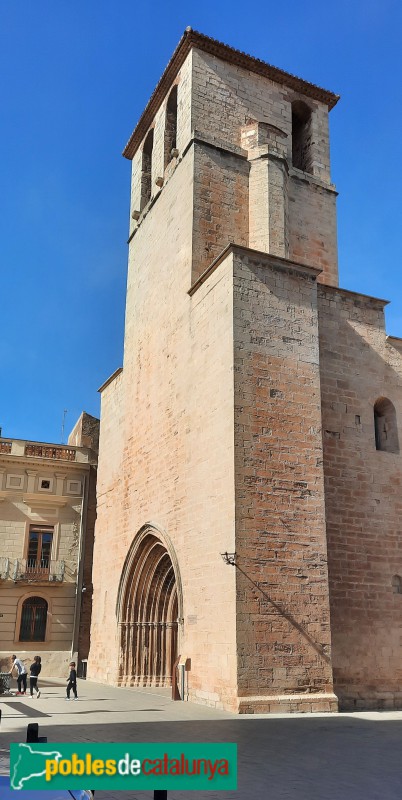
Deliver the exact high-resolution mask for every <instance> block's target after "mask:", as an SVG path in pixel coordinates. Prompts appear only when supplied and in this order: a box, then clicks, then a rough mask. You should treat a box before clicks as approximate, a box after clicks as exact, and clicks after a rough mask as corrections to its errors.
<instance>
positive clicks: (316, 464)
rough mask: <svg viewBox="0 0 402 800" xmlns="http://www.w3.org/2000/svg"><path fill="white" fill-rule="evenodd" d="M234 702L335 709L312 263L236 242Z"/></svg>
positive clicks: (265, 707)
mask: <svg viewBox="0 0 402 800" xmlns="http://www.w3.org/2000/svg"><path fill="white" fill-rule="evenodd" d="M234 274H235V277H234V282H235V284H234V326H235V327H234V336H235V463H236V554H237V562H238V567H239V568H238V570H237V573H236V575H237V647H238V684H239V696H240V699H239V702H240V710H241V711H244V712H250V711H255V712H269V711H271V712H274V711H295V710H316V711H320V710H322V711H329V710H336V707H337V703H336V698H335V697H334V695H333V693H332V669H331V646H330V619H329V597H328V571H327V552H326V537H325V509H324V485H323V468H322V442H321V414H320V376H319V364H318V327H317V300H316V292H317V288H316V287H317V284H316V281H315V278H316V274H315V273H314V271H313V270H311V271H307V270H306V271H305V272H303V270H300V269H299V268H297V267H296V266H294V267H293V266H292V264H291V263H289V262H284V261H282V260H279V259H273V258H272V257H269V256H267V257H263V256H261V255H260V254H255V255H253V253H252V251H249V253H248V254H247V253H246V252H244V253H241V251H237V249H235V267H234Z"/></svg>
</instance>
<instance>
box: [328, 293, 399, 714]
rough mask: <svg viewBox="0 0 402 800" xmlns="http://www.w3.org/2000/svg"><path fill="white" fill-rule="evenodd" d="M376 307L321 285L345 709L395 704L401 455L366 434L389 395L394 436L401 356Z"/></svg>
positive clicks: (336, 643) (337, 662)
mask: <svg viewBox="0 0 402 800" xmlns="http://www.w3.org/2000/svg"><path fill="white" fill-rule="evenodd" d="M383 306H384V302H383V301H379V300H375V299H372V298H367V297H364V296H362V295H358V294H352V293H351V292H344V291H339V290H335V289H330V288H328V287H324V286H322V287H320V289H319V323H320V360H321V389H322V418H323V444H324V474H325V503H326V513H327V536H328V564H329V580H330V601H331V624H332V647H333V666H334V686H335V691H336V693H337V695H338V697H339V701H340V705H341V707H342V708H347V709H349V708H370V707H373V708H394V707H399V708H401V706H402V688H401V687H402V650H401V642H402V594H400V593H397V592H395V588H394V586H393V578H394V576H395V575H398V576H402V537H401V512H402V501H401V486H402V466H401V455H400V453H388V452H382V451H379V450H376V445H375V435H374V403H375V402H376V400H377V399H378V398H379V397H387V398H389V399H390V400H391V401H392V403H393V404H394V406H395V409H396V415H397V421H398V426H399V442H401V426H400V421H401V419H402V353H401V351H400V348H399V349H398V346H396V345H397V344H398V343H396V342H394V341H393V340H387V337H386V335H385V331H384V314H383ZM399 344H400V342H399Z"/></svg>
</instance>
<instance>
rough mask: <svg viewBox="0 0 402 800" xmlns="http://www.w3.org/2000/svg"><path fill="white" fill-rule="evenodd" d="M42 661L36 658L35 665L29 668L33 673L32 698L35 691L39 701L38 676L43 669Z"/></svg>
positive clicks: (30, 687) (31, 682) (38, 657)
mask: <svg viewBox="0 0 402 800" xmlns="http://www.w3.org/2000/svg"><path fill="white" fill-rule="evenodd" d="M41 661H42V659H41V657H40V656H34V660H33V663H32V664H31V666H30V667H29V671H30V673H31V674H30V676H29V691H30V696H31V697H33V690H34V689H35V692H36V698H37V700H39V698H40V689H38V675H39V673H40V671H41V669H42V664H41Z"/></svg>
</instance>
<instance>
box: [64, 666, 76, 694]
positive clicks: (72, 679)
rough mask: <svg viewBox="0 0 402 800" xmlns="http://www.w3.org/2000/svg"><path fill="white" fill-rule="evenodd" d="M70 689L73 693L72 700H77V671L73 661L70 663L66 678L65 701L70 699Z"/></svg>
mask: <svg viewBox="0 0 402 800" xmlns="http://www.w3.org/2000/svg"><path fill="white" fill-rule="evenodd" d="M71 689H72V690H73V692H74V700H78V697H77V670H76V669H75V661H70V674H69V676H68V678H67V697H66V700H69V699H70V692H71Z"/></svg>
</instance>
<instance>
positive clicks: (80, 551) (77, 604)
mask: <svg viewBox="0 0 402 800" xmlns="http://www.w3.org/2000/svg"><path fill="white" fill-rule="evenodd" d="M90 469H91V467H90ZM87 508H88V497H87V476H86V475H84V482H83V487H82V502H81V521H80V532H79V544H78V565H77V583H76V587H75V607H74V623H73V636H72V642H71V655H70V658H71V659H72V658H74V653H77V654H78V632H79V618H80V613H81V595H82V578H83V572H84V554H85V546H84V532H85V530H86V520H87ZM76 667H77V670H78V663H77V665H76Z"/></svg>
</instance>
